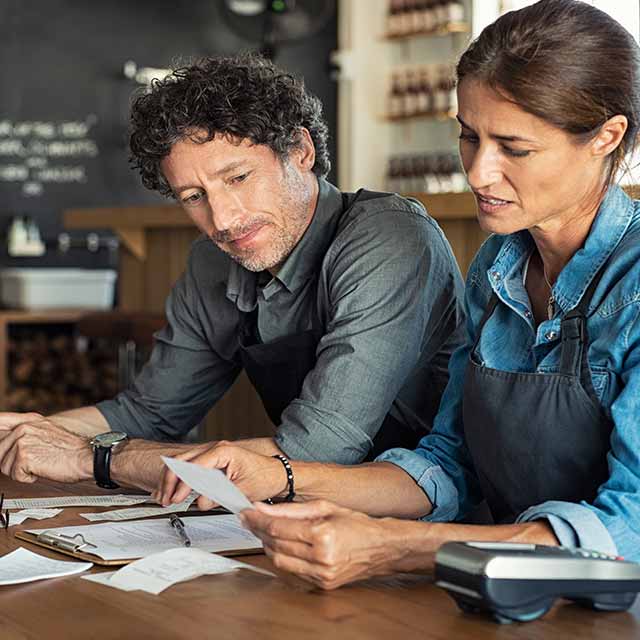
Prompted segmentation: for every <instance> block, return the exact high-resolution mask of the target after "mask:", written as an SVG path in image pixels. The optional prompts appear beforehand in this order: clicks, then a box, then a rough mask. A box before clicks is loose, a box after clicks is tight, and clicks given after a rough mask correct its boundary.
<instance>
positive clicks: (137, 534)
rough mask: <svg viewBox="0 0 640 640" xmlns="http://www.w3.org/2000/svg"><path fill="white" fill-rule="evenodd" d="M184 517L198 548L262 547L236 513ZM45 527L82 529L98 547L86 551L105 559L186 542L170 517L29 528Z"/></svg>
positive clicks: (70, 530)
mask: <svg viewBox="0 0 640 640" xmlns="http://www.w3.org/2000/svg"><path fill="white" fill-rule="evenodd" d="M182 520H183V522H184V527H185V530H186V532H187V535H188V536H189V538H190V539H191V546H192V547H194V548H196V549H203V550H204V551H213V552H222V551H234V550H244V549H261V548H262V542H261V541H260V539H259V538H256V536H254V535H253V534H252V533H251V532H250V531H247V530H246V529H244V528H243V527H242V525H241V524H240V520H238V517H237V516H235V515H233V514H228V515H219V516H193V517H184V518H183V519H182ZM43 531H48V532H50V533H54V534H58V535H60V534H62V535H65V536H75V535H76V534H78V533H81V534H82V535H83V537H84V539H85V540H86V541H87V542H89V543H91V544H92V545H95V547H96V548H95V549H94V548H91V547H87V548H85V549H83V551H85V552H87V553H91V554H94V555H96V556H98V557H100V558H102V559H103V560H128V559H131V558H144V557H146V556H150V555H151V554H153V553H158V552H160V551H166V550H167V549H173V548H175V547H177V546H180V545H181V543H182V541H181V539H180V537H179V535H178V534H177V532H176V530H175V529H174V528H173V527H172V526H171V523H170V520H169V518H158V519H157V520H148V521H145V520H136V521H133V522H108V523H107V522H105V523H101V524H87V525H80V526H77V525H76V526H71V527H58V528H56V529H29V530H28V532H29V533H33V534H35V535H37V534H39V533H42V532H43Z"/></svg>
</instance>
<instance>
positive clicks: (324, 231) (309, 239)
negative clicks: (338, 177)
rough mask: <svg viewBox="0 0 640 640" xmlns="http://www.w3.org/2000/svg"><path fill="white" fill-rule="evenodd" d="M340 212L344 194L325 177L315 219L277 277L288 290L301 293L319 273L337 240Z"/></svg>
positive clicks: (319, 182) (321, 185)
mask: <svg viewBox="0 0 640 640" xmlns="http://www.w3.org/2000/svg"><path fill="white" fill-rule="evenodd" d="M341 213H342V194H341V192H340V191H339V190H338V189H336V187H334V186H333V185H332V184H329V183H328V182H327V181H326V180H324V179H323V178H319V179H318V202H317V204H316V210H315V212H314V214H313V218H311V222H310V223H309V226H308V227H307V229H306V231H305V232H304V234H303V235H302V238H300V240H299V241H298V244H297V245H296V246H295V247H294V249H293V251H292V252H291V253H290V254H289V255H288V257H287V259H286V260H285V262H284V264H283V265H282V267H281V268H280V271H279V272H278V275H277V276H276V278H277V279H278V280H279V281H280V282H281V283H282V284H283V285H284V286H285V287H286V288H287V289H288V290H289V291H291V292H294V291H297V290H299V289H300V288H301V287H302V285H304V284H305V283H306V282H307V280H309V278H311V277H312V276H313V275H314V274H315V273H317V271H318V267H319V266H320V263H321V262H322V260H323V258H324V256H325V254H326V252H327V249H328V248H329V245H330V244H331V242H332V241H333V238H334V237H335V234H336V228H337V226H338V221H339V219H340V214H341Z"/></svg>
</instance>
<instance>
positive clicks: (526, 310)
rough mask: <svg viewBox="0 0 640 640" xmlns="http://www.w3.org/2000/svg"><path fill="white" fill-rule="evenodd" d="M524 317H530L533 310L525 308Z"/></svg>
mask: <svg viewBox="0 0 640 640" xmlns="http://www.w3.org/2000/svg"><path fill="white" fill-rule="evenodd" d="M524 317H525V318H530V317H531V311H529V309H525V311H524Z"/></svg>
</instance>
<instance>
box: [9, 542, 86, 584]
mask: <svg viewBox="0 0 640 640" xmlns="http://www.w3.org/2000/svg"><path fill="white" fill-rule="evenodd" d="M92 566H93V564H92V563H91V562H66V561H64V560H52V559H51V558H45V557H44V556H41V555H38V554H37V553H32V552H31V551H28V550H27V549H22V548H20V549H16V550H15V551H12V552H11V553H9V554H7V555H6V556H2V557H1V558H0V585H6V584H21V583H23V582H33V581H34V580H43V579H44V578H61V577H62V576H72V575H74V574H76V573H82V572H83V571H86V570H87V569H90V568H91V567H92Z"/></svg>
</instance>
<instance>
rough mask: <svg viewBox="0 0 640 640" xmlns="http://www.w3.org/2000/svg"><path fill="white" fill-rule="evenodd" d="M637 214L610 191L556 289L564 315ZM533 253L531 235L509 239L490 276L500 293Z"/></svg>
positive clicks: (525, 233)
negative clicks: (582, 244) (504, 283)
mask: <svg viewBox="0 0 640 640" xmlns="http://www.w3.org/2000/svg"><path fill="white" fill-rule="evenodd" d="M633 212H634V209H633V201H632V200H631V199H630V198H629V196H627V194H626V193H625V192H624V191H623V190H622V189H621V188H620V187H618V186H612V187H610V188H609V189H608V190H607V193H606V194H605V197H604V199H603V200H602V203H601V204H600V208H599V209H598V213H597V214H596V217H595V219H594V221H593V225H592V226H591V231H590V232H589V235H588V236H587V239H586V241H585V243H584V246H583V247H582V248H581V249H579V250H578V251H577V252H576V253H575V254H574V255H573V257H572V258H571V260H569V262H568V263H567V265H566V266H565V267H564V269H563V270H562V271H561V272H560V275H559V276H558V279H557V280H556V282H555V284H554V286H553V294H554V297H555V300H556V303H557V304H558V305H559V306H560V308H561V309H562V312H563V313H567V312H568V311H570V310H571V309H573V308H574V307H575V306H576V305H577V304H578V302H580V299H581V298H582V296H583V295H584V293H585V291H586V290H587V287H588V286H589V284H590V283H591V281H592V280H593V278H594V276H595V275H596V273H597V272H598V271H599V270H600V268H601V267H602V265H603V264H604V263H605V262H606V261H607V260H608V258H609V256H610V255H611V254H612V253H613V250H614V249H615V248H616V246H617V245H618V243H619V242H620V240H621V238H622V237H623V236H624V234H625V232H626V230H627V228H628V227H629V224H630V223H631V220H632V218H633ZM532 250H533V238H532V237H531V235H530V234H529V232H528V231H519V232H518V233H514V234H512V235H511V236H508V238H507V240H506V241H505V242H504V244H503V245H502V247H501V249H500V251H499V252H498V255H497V256H496V259H495V260H494V262H493V264H492V266H491V267H490V268H489V270H488V272H487V275H488V278H489V282H490V283H491V286H492V287H493V289H494V290H495V291H496V292H497V290H498V289H499V288H500V287H501V286H502V284H503V282H504V281H506V280H508V279H509V278H510V277H511V276H513V275H515V274H516V273H521V268H522V267H523V266H524V262H525V261H526V260H527V258H528V256H529V255H530V253H531V251H532Z"/></svg>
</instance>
